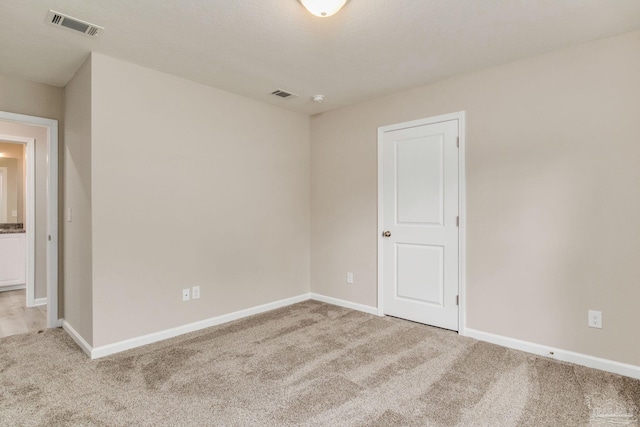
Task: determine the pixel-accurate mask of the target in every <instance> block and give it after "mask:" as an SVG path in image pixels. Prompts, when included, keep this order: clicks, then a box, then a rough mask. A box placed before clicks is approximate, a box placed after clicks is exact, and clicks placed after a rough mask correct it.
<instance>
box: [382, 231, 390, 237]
mask: <svg viewBox="0 0 640 427" xmlns="http://www.w3.org/2000/svg"><path fill="white" fill-rule="evenodd" d="M382 235H383V236H384V237H391V232H390V231H385V232H384V233H382Z"/></svg>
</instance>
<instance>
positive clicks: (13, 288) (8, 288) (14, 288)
mask: <svg viewBox="0 0 640 427" xmlns="http://www.w3.org/2000/svg"><path fill="white" fill-rule="evenodd" d="M25 287H26V286H25V285H7V286H0V292H9V291H19V290H21V289H24V288H25Z"/></svg>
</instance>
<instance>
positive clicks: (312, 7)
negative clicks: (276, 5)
mask: <svg viewBox="0 0 640 427" xmlns="http://www.w3.org/2000/svg"><path fill="white" fill-rule="evenodd" d="M298 1H299V2H300V3H302V5H303V6H304V7H305V8H306V9H307V10H308V11H309V12H311V13H312V14H313V15H315V16H319V17H320V18H328V17H329V16H331V15H335V14H336V13H338V12H339V11H340V9H342V6H344V5H345V4H346V3H347V1H349V0H298Z"/></svg>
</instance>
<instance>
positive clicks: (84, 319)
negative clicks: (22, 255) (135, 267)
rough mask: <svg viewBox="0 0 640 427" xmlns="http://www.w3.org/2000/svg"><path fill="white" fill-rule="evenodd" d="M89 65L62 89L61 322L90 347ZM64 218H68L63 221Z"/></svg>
mask: <svg viewBox="0 0 640 427" xmlns="http://www.w3.org/2000/svg"><path fill="white" fill-rule="evenodd" d="M91 84H92V80H91V61H90V60H89V59H88V60H87V61H86V62H85V63H84V65H83V66H82V67H81V68H80V70H78V72H77V73H76V75H75V76H74V77H73V79H71V81H70V82H69V84H67V86H66V87H65V127H64V133H65V152H64V165H65V173H64V176H65V179H64V194H65V200H64V212H67V210H68V209H72V222H66V221H65V222H64V229H63V230H64V251H63V255H64V263H65V265H64V318H65V320H66V321H67V322H69V324H71V326H73V328H74V329H75V330H76V331H77V332H78V333H79V334H80V335H81V336H82V337H83V338H84V339H85V341H87V343H89V345H91V344H92V343H93V289H92V270H91V269H92V264H91V262H92V239H91V237H92V234H91V226H92V223H91V218H92V216H91V213H92V209H91V172H92V167H91V141H92V140H91V137H92V134H91V111H92V101H91V94H92V91H91ZM63 218H66V215H64V216H63Z"/></svg>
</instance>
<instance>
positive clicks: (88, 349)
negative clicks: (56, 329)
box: [61, 319, 93, 357]
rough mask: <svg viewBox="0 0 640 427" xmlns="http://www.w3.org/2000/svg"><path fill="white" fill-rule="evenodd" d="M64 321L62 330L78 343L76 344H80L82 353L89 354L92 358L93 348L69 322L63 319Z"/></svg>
mask: <svg viewBox="0 0 640 427" xmlns="http://www.w3.org/2000/svg"><path fill="white" fill-rule="evenodd" d="M61 321H62V329H64V330H65V331H66V332H67V333H68V334H69V336H70V337H71V338H73V340H74V341H75V342H76V344H78V345H79V346H80V348H81V349H82V351H84V352H85V353H87V356H89V357H91V353H92V352H93V348H92V347H91V346H90V345H89V343H88V342H86V341H85V340H84V338H82V336H81V335H80V334H79V333H78V331H76V330H75V329H74V328H73V326H71V325H70V324H69V322H67V321H66V320H64V319H61Z"/></svg>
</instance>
